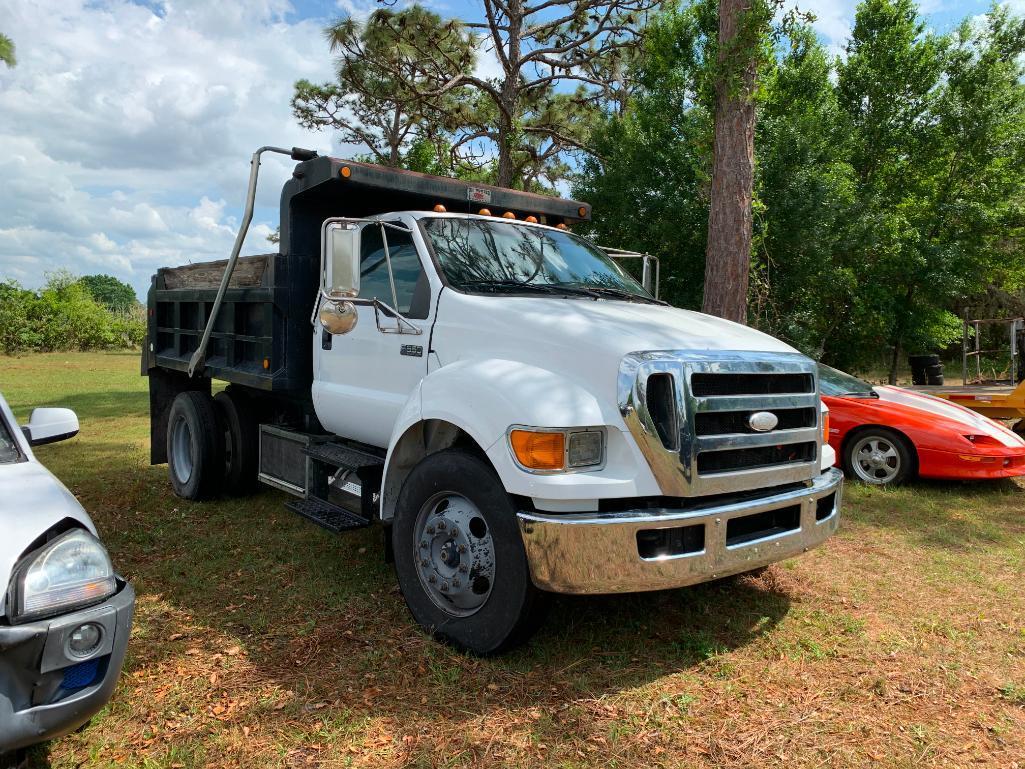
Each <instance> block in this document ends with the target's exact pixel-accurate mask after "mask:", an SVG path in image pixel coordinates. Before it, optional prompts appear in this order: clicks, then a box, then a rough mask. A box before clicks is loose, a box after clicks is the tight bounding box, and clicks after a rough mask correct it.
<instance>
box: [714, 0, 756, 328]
mask: <svg viewBox="0 0 1025 769" xmlns="http://www.w3.org/2000/svg"><path fill="white" fill-rule="evenodd" d="M751 5H752V0H719V66H720V73H719V78H718V82H717V84H716V100H715V101H716V103H715V138H714V144H713V149H712V190H711V201H710V202H711V205H710V206H709V211H708V245H707V247H706V250H705V295H704V302H703V304H702V307H701V309H702V311H703V312H707V313H709V314H711V315H718V316H720V317H723V318H727V319H729V320H734V321H737V322H738V323H746V322H747V286H748V272H749V270H750V266H751V227H752V220H751V200H752V196H753V194H754V161H755V157H754V155H755V147H754V139H755V104H754V91H755V76H756V72H757V61H756V59H755V57H756V53H757V52H756V51H755V50H754V49H753V48H752V49H751V50H739V49H738V48H736V47H735V46H734V38H736V37H737V33H738V28H739V26H740V25H741V24H743V23H745V20H744V18H743V16H744V15H745V14H746V12H748V11H750V10H751ZM748 23H750V22H748Z"/></svg>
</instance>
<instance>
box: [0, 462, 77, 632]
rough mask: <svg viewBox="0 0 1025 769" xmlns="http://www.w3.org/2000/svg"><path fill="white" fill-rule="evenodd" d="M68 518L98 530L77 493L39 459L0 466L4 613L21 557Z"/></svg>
mask: <svg viewBox="0 0 1025 769" xmlns="http://www.w3.org/2000/svg"><path fill="white" fill-rule="evenodd" d="M65 518H71V519H73V520H75V521H77V522H78V523H80V524H81V525H82V526H84V527H85V528H87V529H88V530H89V531H91V532H92V533H93V534H95V533H96V527H95V526H94V525H93V522H92V520H90V518H89V515H88V514H87V513H86V512H85V510H84V509H83V508H82V505H80V504H79V503H78V500H77V499H75V497H74V495H73V494H72V493H71V492H70V491H68V490H67V489H66V488H65V487H64V484H63V483H61V482H60V481H59V480H57V478H56V477H55V476H54V475H53V473H51V472H50V471H49V470H47V469H46V468H45V467H43V466H42V465H41V464H39V462H37V461H35V460H31V459H30V460H28V461H25V462H15V463H13V464H6V465H0V531H3V536H2V537H0V615H2V614H3V613H4V608H5V607H4V601H5V596H6V593H7V585H8V583H9V582H10V579H11V572H12V571H13V569H14V565H15V564H16V563H17V562H18V559H19V558H21V556H22V555H23V554H24V553H25V551H26V550H27V549H28V547H29V546H30V545H31V544H32V542H33V541H34V540H36V539H37V538H38V537H39V536H41V535H42V534H45V533H46V531H47V530H48V529H50V528H51V527H53V526H54V525H56V524H57V523H60V522H61V521H62V520H64V519H65Z"/></svg>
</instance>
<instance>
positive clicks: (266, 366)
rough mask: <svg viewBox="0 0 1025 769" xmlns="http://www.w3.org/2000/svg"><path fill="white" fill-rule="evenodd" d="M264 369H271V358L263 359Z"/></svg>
mask: <svg viewBox="0 0 1025 769" xmlns="http://www.w3.org/2000/svg"><path fill="white" fill-rule="evenodd" d="M263 370H264V371H270V358H264V359H263Z"/></svg>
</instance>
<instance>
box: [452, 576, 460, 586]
mask: <svg viewBox="0 0 1025 769" xmlns="http://www.w3.org/2000/svg"><path fill="white" fill-rule="evenodd" d="M452 587H459V579H458V578H455V579H453V580H452Z"/></svg>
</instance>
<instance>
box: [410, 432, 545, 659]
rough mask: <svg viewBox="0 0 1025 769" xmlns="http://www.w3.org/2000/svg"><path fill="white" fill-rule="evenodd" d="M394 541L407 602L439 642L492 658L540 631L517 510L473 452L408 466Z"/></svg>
mask: <svg viewBox="0 0 1025 769" xmlns="http://www.w3.org/2000/svg"><path fill="white" fill-rule="evenodd" d="M392 544H393V548H394V555H395V570H396V572H397V573H398V578H399V587H400V588H401V589H402V595H403V597H404V598H405V600H406V605H407V606H408V607H409V610H410V612H411V613H412V615H413V617H414V618H415V619H416V621H417V622H419V623H420V625H421V626H423V628H424V629H425V630H427V632H429V633H430V634H431V635H433V636H434V637H435V638H436V639H438V640H440V641H443V642H446V643H449V644H452V645H453V646H455V647H457V648H459V649H462V650H464V651H468V652H471V653H474V654H481V655H486V654H496V653H498V652H502V651H505V650H507V649H510V648H512V647H513V646H516V645H517V644H520V643H522V642H523V641H525V640H526V639H527V638H528V637H529V636H530V634H531V633H532V632H533V631H534V629H535V628H536V627H537V624H538V622H539V621H540V618H541V614H542V612H541V610H542V603H543V600H544V594H542V593H541V591H539V590H538V589H537V588H536V587H534V584H533V582H531V579H530V569H529V567H528V565H527V556H526V552H525V551H524V549H523V540H522V539H521V537H520V531H519V526H518V525H517V522H516V510H515V508H514V507H513V505H512V502H511V501H510V499H509V495H508V494H506V493H505V489H504V488H502V484H501V483H500V482H499V479H498V478H497V476H496V475H495V473H494V471H493V470H492V468H491V467H490V466H488V465H487V464H486V463H485V462H484V461H482V460H481V459H479V458H478V457H476V456H474V455H473V454H471V453H469V452H466V451H462V450H458V449H448V450H446V451H442V452H439V453H437V454H432V455H430V456H428V457H427V458H426V459H424V460H422V461H421V462H420V464H418V465H417V466H416V467H415V468H413V471H412V472H411V473H410V474H409V477H408V478H407V479H406V482H405V483H404V484H403V486H402V491H401V492H400V494H399V498H398V502H397V511H396V515H395V520H394V522H393V524H392Z"/></svg>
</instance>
